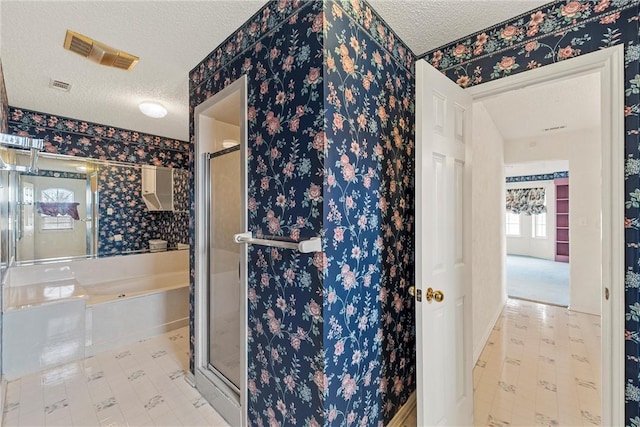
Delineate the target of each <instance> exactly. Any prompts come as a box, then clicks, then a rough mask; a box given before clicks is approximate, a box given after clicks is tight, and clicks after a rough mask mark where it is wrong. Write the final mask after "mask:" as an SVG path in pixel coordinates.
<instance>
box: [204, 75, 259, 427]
mask: <svg viewBox="0 0 640 427" xmlns="http://www.w3.org/2000/svg"><path fill="white" fill-rule="evenodd" d="M246 110H247V107H246V77H242V78H240V79H238V80H237V81H236V82H234V83H233V84H231V85H230V86H228V87H227V88H225V89H224V90H223V91H221V92H219V93H218V94H216V95H214V96H213V97H211V98H209V99H208V100H207V101H205V102H203V103H202V104H200V105H199V106H198V107H196V109H195V112H194V116H195V129H196V144H195V153H196V165H195V192H196V205H195V206H196V218H195V219H196V221H195V224H196V230H195V234H196V244H195V248H196V253H195V372H194V376H195V384H196V387H197V389H198V391H200V393H201V394H202V395H203V396H204V397H205V398H206V399H207V400H208V401H209V403H211V405H212V406H213V407H214V408H215V409H216V410H217V411H218V412H219V413H220V414H221V415H222V416H223V417H224V418H225V419H226V421H227V422H228V423H229V424H231V425H246V370H247V369H246V366H247V361H246V354H247V351H246V341H247V339H246V336H247V325H246V323H247V322H246V289H247V279H246V277H247V274H246V270H247V267H246V266H247V262H246V258H247V256H246V245H239V244H237V243H235V242H234V235H235V234H238V233H242V232H244V231H246V229H247V207H246V200H247V194H246V163H247V154H246V126H245V124H246Z"/></svg>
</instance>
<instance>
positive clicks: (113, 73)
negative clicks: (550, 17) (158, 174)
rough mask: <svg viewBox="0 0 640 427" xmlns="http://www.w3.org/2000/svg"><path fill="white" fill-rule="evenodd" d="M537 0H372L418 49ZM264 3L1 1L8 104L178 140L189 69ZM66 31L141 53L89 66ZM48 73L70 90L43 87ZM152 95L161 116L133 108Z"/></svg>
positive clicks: (185, 133)
mask: <svg viewBox="0 0 640 427" xmlns="http://www.w3.org/2000/svg"><path fill="white" fill-rule="evenodd" d="M544 3H546V1H539V0H509V1H507V0H395V1H392V0H372V1H371V2H370V4H371V5H372V6H373V8H374V9H376V10H377V11H378V12H379V13H380V14H381V16H382V17H383V18H384V19H385V20H386V21H387V22H388V23H389V25H390V26H391V27H392V28H393V29H394V31H396V33H397V34H398V35H399V36H400V38H401V39H403V40H404V41H405V43H406V44H407V45H408V46H409V48H411V49H412V50H413V52H414V53H416V54H418V55H420V54H422V53H424V52H426V51H428V50H431V49H434V48H436V47H439V46H441V45H443V44H445V43H448V42H451V41H454V40H456V39H458V38H461V37H464V36H466V35H468V34H470V33H472V32H474V31H478V30H481V29H482V28H486V27H488V26H490V25H493V24H496V23H499V22H500V21H503V20H505V19H508V18H510V17H513V16H516V15H519V14H521V13H524V12H527V11H529V10H531V9H533V8H536V7H537V6H540V5H541V4H544ZM264 4H265V1H264V0H227V1H222V0H215V1H212V0H209V1H109V0H104V1H88V0H83V1H24V0H18V1H16V0H13V1H12V0H1V1H0V58H2V65H3V68H4V74H5V82H6V86H7V95H8V98H9V103H10V104H11V105H13V106H16V107H22V108H28V109H33V110H38V111H44V112H48V113H53V114H57V115H63V116H69V117H73V118H76V119H81V120H87V121H93V122H98V123H103V124H108V125H112V126H117V127H122V128H126V129H133V130H137V131H141V132H148V133H153V134H157V135H162V136H166V137H171V138H179V139H183V140H186V139H188V137H189V123H188V121H189V113H188V98H189V94H188V72H189V71H190V70H191V69H192V68H193V67H195V66H196V65H197V64H198V63H199V62H200V61H201V60H202V59H203V58H204V57H205V56H206V55H207V54H208V53H209V52H211V51H212V50H213V49H214V48H216V47H217V46H218V45H219V44H220V43H221V42H222V41H224V39H226V37H227V36H229V35H230V34H232V33H233V32H234V30H236V29H237V28H238V27H239V26H240V25H242V23H244V22H245V21H246V20H247V19H248V18H249V17H250V16H252V15H253V14H254V13H255V12H257V11H258V9H260V7H262V5H264ZM67 29H71V30H74V31H76V32H79V33H81V34H85V35H87V36H89V37H92V38H94V39H96V40H98V41H100V42H102V43H105V44H107V45H110V46H112V47H114V48H116V49H120V50H124V51H126V52H129V53H132V54H133V55H136V56H139V57H140V63H139V64H138V65H137V67H136V68H135V69H134V71H132V72H125V71H121V70H118V69H113V68H108V67H103V66H99V65H96V64H94V63H92V62H89V61H87V60H86V59H84V58H82V57H80V56H79V55H76V54H74V53H71V52H69V51H66V50H64V49H63V48H62V44H63V41H64V36H65V32H66V30H67ZM51 78H53V79H56V80H62V81H65V82H67V83H70V84H71V86H72V87H71V91H70V92H68V93H64V92H60V91H57V90H54V89H50V88H49V87H48V84H49V80H50V79H51ZM143 100H155V101H159V102H161V103H162V104H164V105H165V107H167V109H168V110H169V114H168V115H167V117H165V118H164V119H150V118H147V117H145V116H143V115H142V114H141V113H140V112H139V111H138V108H137V105H138V103H140V102H141V101H143Z"/></svg>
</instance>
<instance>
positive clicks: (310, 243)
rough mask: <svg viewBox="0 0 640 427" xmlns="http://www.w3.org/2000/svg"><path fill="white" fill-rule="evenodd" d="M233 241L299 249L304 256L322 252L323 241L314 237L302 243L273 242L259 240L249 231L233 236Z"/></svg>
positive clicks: (270, 240) (271, 240)
mask: <svg viewBox="0 0 640 427" xmlns="http://www.w3.org/2000/svg"><path fill="white" fill-rule="evenodd" d="M233 241H234V242H236V243H247V244H250V245H262V246H271V247H275V248H285V249H297V250H298V251H300V252H302V253H303V254H308V253H311V252H321V251H322V240H321V239H320V237H312V238H310V239H309V240H303V241H302V242H285V241H282V240H273V239H257V238H254V237H253V236H252V235H251V232H250V231H248V232H246V233H239V234H235V235H234V236H233Z"/></svg>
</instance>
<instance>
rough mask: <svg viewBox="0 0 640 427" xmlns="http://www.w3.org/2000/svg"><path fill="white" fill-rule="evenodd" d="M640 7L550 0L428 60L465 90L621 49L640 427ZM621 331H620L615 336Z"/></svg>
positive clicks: (629, 419)
mask: <svg viewBox="0 0 640 427" xmlns="http://www.w3.org/2000/svg"><path fill="white" fill-rule="evenodd" d="M639 20H640V3H639V2H638V1H637V0H572V1H555V2H553V3H550V4H548V5H546V6H544V7H541V8H538V9H535V10H533V11H531V12H529V13H526V14H523V15H521V16H518V17H515V18H513V19H510V20H508V21H506V22H503V23H500V24H497V25H495V26H493V27H491V28H487V29H485V30H482V31H480V32H478V33H476V34H471V35H469V36H468V37H464V38H462V39H460V40H457V41H455V42H453V43H451V44H449V45H447V46H443V47H441V48H438V49H435V50H434V51H432V52H428V53H427V54H426V55H425V59H426V60H427V61H428V62H429V63H431V64H432V65H433V66H434V67H436V68H438V69H439V70H441V71H442V72H443V73H445V75H447V76H448V77H449V78H450V79H451V80H453V81H455V82H457V83H458V85H460V86H462V87H469V86H473V85H477V84H481V83H484V82H488V81H492V80H495V79H499V78H501V77H505V76H508V75H511V74H516V73H520V72H523V71H527V70H531V69H535V68H538V67H541V66H544V65H548V64H553V63H555V62H558V61H565V60H568V59H570V58H573V57H576V56H580V55H585V54H588V53H589V52H593V51H596V50H599V49H604V48H607V47H610V46H617V45H622V46H624V81H625V89H624V95H625V107H624V114H625V124H624V126H625V172H624V174H625V176H624V179H625V194H626V202H625V209H626V213H625V252H626V280H625V307H626V330H625V331H624V333H625V338H626V349H625V353H626V388H625V402H626V424H627V425H629V426H636V427H637V426H639V425H640V232H639V231H640V149H639V143H640V139H639V135H640V34H639V25H638V22H639ZM620 333H622V331H620Z"/></svg>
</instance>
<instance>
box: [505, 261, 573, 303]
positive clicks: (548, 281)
mask: <svg viewBox="0 0 640 427" xmlns="http://www.w3.org/2000/svg"><path fill="white" fill-rule="evenodd" d="M506 266H507V295H509V296H510V297H513V298H521V299H526V300H530V301H536V302H542V303H547V304H555V305H560V306H563V307H567V306H569V263H565V262H555V261H549V260H546V259H540V258H532V257H526V256H519V255H507V261H506Z"/></svg>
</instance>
